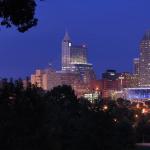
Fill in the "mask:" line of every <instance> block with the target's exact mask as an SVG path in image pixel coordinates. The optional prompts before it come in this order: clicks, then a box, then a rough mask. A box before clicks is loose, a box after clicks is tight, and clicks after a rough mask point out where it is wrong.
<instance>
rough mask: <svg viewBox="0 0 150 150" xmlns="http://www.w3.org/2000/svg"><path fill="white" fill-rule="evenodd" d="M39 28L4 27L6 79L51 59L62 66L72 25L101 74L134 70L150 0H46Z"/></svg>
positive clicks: (0, 48)
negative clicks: (65, 38)
mask: <svg viewBox="0 0 150 150" xmlns="http://www.w3.org/2000/svg"><path fill="white" fill-rule="evenodd" d="M36 15H37V17H38V19H39V24H38V26H36V27H34V28H32V29H31V30H29V31H28V32H26V33H19V32H18V31H17V30H16V29H15V28H11V29H5V28H2V29H1V30H0V77H14V78H18V77H22V78H24V77H26V76H28V75H30V74H31V73H33V72H34V71H35V69H37V68H45V67H47V66H48V62H51V63H52V64H53V66H54V67H55V68H56V69H57V70H59V69H60V63H61V40H62V38H63V36H64V32H65V29H66V28H67V30H68V32H69V34H70V36H71V39H72V41H73V43H74V44H82V43H86V44H87V45H88V58H89V62H90V63H93V65H94V69H95V71H96V73H97V77H100V76H101V73H102V72H104V71H105V70H106V69H116V70H118V71H129V72H131V71H132V67H133V65H132V61H133V58H134V57H138V53H139V48H138V47H139V42H140V40H141V38H142V36H143V34H144V32H145V31H146V30H148V29H150V0H45V1H44V2H39V3H38V7H37V14H36Z"/></svg>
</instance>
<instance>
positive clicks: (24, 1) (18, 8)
mask: <svg viewBox="0 0 150 150" xmlns="http://www.w3.org/2000/svg"><path fill="white" fill-rule="evenodd" d="M35 9H36V1H35V0H0V18H1V20H0V23H1V25H2V26H5V27H7V28H9V27H12V26H16V27H17V29H18V31H20V32H25V31H27V30H28V29H30V28H31V27H33V26H35V25H37V21H38V20H37V18H35Z"/></svg>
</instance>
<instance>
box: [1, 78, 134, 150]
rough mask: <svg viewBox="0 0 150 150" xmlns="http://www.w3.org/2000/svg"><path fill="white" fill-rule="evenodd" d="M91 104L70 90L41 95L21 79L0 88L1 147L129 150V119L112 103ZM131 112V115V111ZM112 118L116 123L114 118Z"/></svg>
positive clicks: (131, 137) (58, 89) (17, 149)
mask: <svg viewBox="0 0 150 150" xmlns="http://www.w3.org/2000/svg"><path fill="white" fill-rule="evenodd" d="M104 105H106V102H105V101H101V102H100V103H96V104H91V103H89V102H88V101H87V100H86V99H78V98H77V97H76V96H75V93H74V91H73V90H72V88H71V87H70V86H67V85H63V86H58V87H56V88H54V89H53V90H51V91H49V92H44V91H43V90H42V89H40V88H37V87H36V86H32V85H29V86H28V87H27V88H25V89H24V88H23V86H22V81H21V80H17V81H13V80H10V81H8V80H6V79H5V80H3V81H2V83H1V86H0V149H15V150H43V149H44V150H49V149H51V150H83V149H86V150H91V149H94V150H100V149H102V150H120V149H121V150H130V149H132V148H133V146H134V132H133V131H134V130H133V128H132V121H130V120H131V119H130V115H127V114H128V113H127V111H128V110H126V112H125V113H121V111H120V108H119V107H118V105H116V104H115V103H114V102H112V101H109V102H107V106H108V109H107V110H104V109H103V106H104ZM129 114H130V113H129ZM115 119H116V120H115Z"/></svg>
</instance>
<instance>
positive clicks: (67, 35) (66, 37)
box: [63, 31, 71, 41]
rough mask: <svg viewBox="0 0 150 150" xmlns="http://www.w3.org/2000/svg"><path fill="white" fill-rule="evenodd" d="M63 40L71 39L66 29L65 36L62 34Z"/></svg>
mask: <svg viewBox="0 0 150 150" xmlns="http://www.w3.org/2000/svg"><path fill="white" fill-rule="evenodd" d="M63 40H64V41H71V38H70V36H69V34H68V32H67V31H66V32H65V36H64V39H63Z"/></svg>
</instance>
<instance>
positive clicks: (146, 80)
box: [139, 31, 150, 86]
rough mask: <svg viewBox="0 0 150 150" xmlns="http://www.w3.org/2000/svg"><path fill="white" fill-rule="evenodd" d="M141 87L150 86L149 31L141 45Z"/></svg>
mask: <svg viewBox="0 0 150 150" xmlns="http://www.w3.org/2000/svg"><path fill="white" fill-rule="evenodd" d="M139 80H140V82H139V84H140V86H150V31H147V32H146V33H145V35H144V37H143V39H142V41H141V43H140V70H139Z"/></svg>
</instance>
